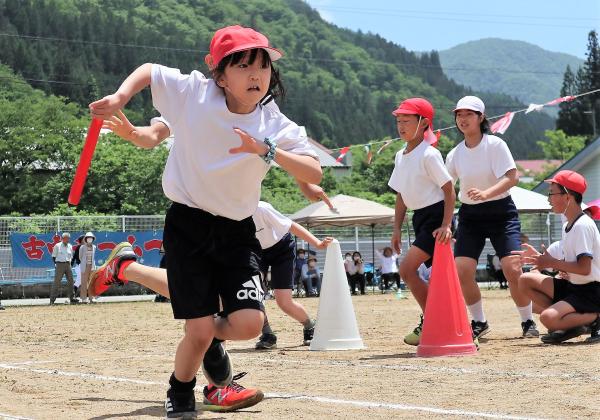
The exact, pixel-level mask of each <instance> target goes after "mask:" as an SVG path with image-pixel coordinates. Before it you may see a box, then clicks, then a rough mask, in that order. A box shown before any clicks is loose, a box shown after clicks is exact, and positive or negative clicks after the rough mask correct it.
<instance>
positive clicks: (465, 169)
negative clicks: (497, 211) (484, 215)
mask: <svg viewBox="0 0 600 420" xmlns="http://www.w3.org/2000/svg"><path fill="white" fill-rule="evenodd" d="M446 167H447V168H448V172H450V175H452V178H454V181H457V180H459V181H460V192H459V194H458V198H459V199H460V201H461V202H462V203H464V204H481V203H483V202H484V201H473V200H471V199H470V198H469V197H468V196H467V191H468V190H470V189H471V188H477V189H479V190H486V189H488V188H490V187H491V186H492V185H496V184H497V183H498V181H499V180H500V178H502V177H503V176H504V175H505V174H506V172H508V171H509V170H511V169H515V168H516V167H517V165H515V161H514V159H513V157H512V154H511V153H510V150H509V149H508V146H507V144H506V143H505V142H504V140H502V139H501V138H500V137H496V136H492V135H489V134H484V135H483V138H482V139H481V142H480V143H479V144H478V145H477V146H475V147H473V148H469V147H467V146H466V145H465V142H464V140H463V141H462V142H460V143H459V144H458V145H457V146H456V147H455V148H454V149H452V150H451V151H450V153H448V156H446ZM509 195H510V193H509V192H508V191H506V192H505V193H503V194H499V195H496V196H494V197H490V198H489V199H487V200H485V201H493V200H500V199H501V198H505V197H508V196H509Z"/></svg>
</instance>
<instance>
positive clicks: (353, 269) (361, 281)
mask: <svg viewBox="0 0 600 420" xmlns="http://www.w3.org/2000/svg"><path fill="white" fill-rule="evenodd" d="M345 265H346V273H347V274H348V275H349V281H350V293H352V294H353V295H355V294H356V283H357V282H358V285H359V287H360V294H361V295H364V294H365V263H364V262H363V259H362V255H361V254H360V252H358V251H354V253H353V254H352V261H351V262H350V263H348V264H345Z"/></svg>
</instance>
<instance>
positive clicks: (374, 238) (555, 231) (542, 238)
mask: <svg viewBox="0 0 600 420" xmlns="http://www.w3.org/2000/svg"><path fill="white" fill-rule="evenodd" d="M519 217H520V220H521V231H522V233H524V234H525V235H527V237H528V238H529V243H530V244H531V245H533V246H534V247H536V248H537V249H539V248H540V245H541V244H546V245H548V244H550V243H552V242H554V241H556V240H558V239H560V235H561V233H560V228H561V220H560V217H559V216H557V215H555V214H547V213H527V214H521V215H520V216H519ZM410 218H411V216H410V215H409V216H407V217H406V221H405V223H404V225H403V228H402V255H401V256H400V258H399V260H400V261H401V260H402V258H403V255H406V251H407V250H408V248H409V246H410V243H411V242H412V241H413V240H414V231H413V229H412V224H410V223H409V221H410ZM310 230H311V232H312V233H313V234H314V235H315V236H317V237H318V238H323V237H325V236H333V237H335V238H336V239H338V240H339V242H340V245H341V248H342V253H346V252H350V253H352V252H354V251H359V252H360V253H361V255H362V257H363V260H364V261H365V262H367V263H373V262H375V266H377V265H378V263H377V258H376V256H375V255H374V253H373V251H374V250H375V251H376V250H381V249H382V248H384V247H386V246H390V240H391V238H392V227H391V226H375V227H370V226H355V227H345V228H340V227H337V228H336V227H327V226H322V227H318V228H314V229H310ZM298 246H299V247H303V248H307V247H308V245H307V244H306V243H304V242H303V241H300V242H299V243H298ZM314 251H317V260H318V261H319V265H320V266H322V265H323V263H324V259H325V252H324V251H320V250H314ZM487 254H494V248H493V247H492V245H491V243H490V241H489V240H487V241H486V244H485V248H484V250H483V252H482V253H481V256H480V258H479V267H480V268H482V267H484V266H485V265H486V264H487Z"/></svg>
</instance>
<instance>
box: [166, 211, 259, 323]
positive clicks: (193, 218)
mask: <svg viewBox="0 0 600 420" xmlns="http://www.w3.org/2000/svg"><path fill="white" fill-rule="evenodd" d="M255 233H256V227H255V226H254V221H253V220H252V217H248V218H246V219H244V220H240V221H237V220H232V219H228V218H226V217H221V216H214V215H212V214H210V213H207V212H205V211H203V210H200V209H196V208H191V207H188V206H185V205H183V204H179V203H173V204H172V205H171V207H170V208H169V210H168V211H167V216H166V219H165V228H164V235H163V244H164V247H165V252H166V254H167V255H168V256H169V264H168V265H167V277H168V279H169V293H170V294H171V307H172V308H173V315H174V316H175V318H176V319H193V318H201V317H205V316H210V315H213V314H216V313H217V312H219V311H220V307H219V297H221V300H222V302H223V312H224V313H225V315H227V314H230V313H232V312H235V311H237V310H240V309H260V308H261V302H262V300H263V297H264V292H263V290H262V287H261V282H260V274H259V263H260V254H261V248H260V243H259V242H258V240H257V239H256V236H255Z"/></svg>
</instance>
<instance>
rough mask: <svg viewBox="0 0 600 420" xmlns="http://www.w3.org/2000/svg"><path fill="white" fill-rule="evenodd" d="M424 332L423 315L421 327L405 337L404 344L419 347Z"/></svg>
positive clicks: (420, 321)
mask: <svg viewBox="0 0 600 420" xmlns="http://www.w3.org/2000/svg"><path fill="white" fill-rule="evenodd" d="M422 330H423V314H421V319H420V320H419V325H417V326H416V327H415V329H414V330H413V331H412V332H411V333H410V334H407V335H406V336H404V342H405V343H406V344H408V345H409V346H418V345H419V342H420V341H421V331H422Z"/></svg>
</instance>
